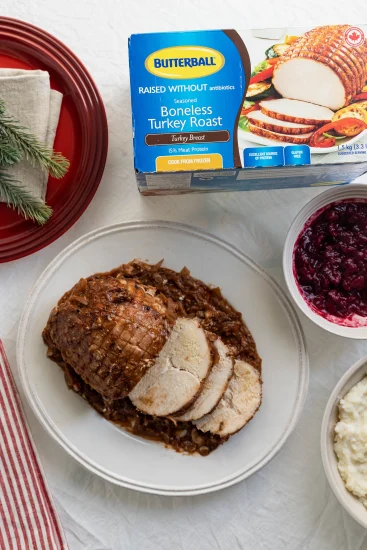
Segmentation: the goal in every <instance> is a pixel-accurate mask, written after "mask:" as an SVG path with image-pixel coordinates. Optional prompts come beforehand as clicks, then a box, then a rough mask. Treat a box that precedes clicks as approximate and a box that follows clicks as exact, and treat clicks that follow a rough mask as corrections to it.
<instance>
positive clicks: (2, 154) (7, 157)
mask: <svg viewBox="0 0 367 550" xmlns="http://www.w3.org/2000/svg"><path fill="white" fill-rule="evenodd" d="M21 158H22V155H21V153H20V152H19V151H18V149H15V148H14V147H13V145H12V144H11V143H10V142H9V140H8V139H7V138H6V137H5V136H3V135H2V134H1V132H0V166H1V167H2V168H4V167H6V166H11V165H12V164H14V163H16V162H19V161H20V159H21Z"/></svg>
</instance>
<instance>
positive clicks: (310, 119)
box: [129, 25, 367, 194]
mask: <svg viewBox="0 0 367 550" xmlns="http://www.w3.org/2000/svg"><path fill="white" fill-rule="evenodd" d="M365 35H366V36H367V26H360V25H359V26H352V25H333V26H324V27H317V28H313V29H304V28H290V29H262V30H252V31H251V30H247V31H240V32H237V31H235V30H213V31H193V32H173V33H154V34H135V35H132V36H131V37H130V39H129V61H130V81H131V101H132V119H133V139H134V164H135V171H136V177H137V182H138V186H139V190H140V191H141V192H142V193H143V194H169V193H170V194H173V193H187V192H193V191H201V192H203V191H239V190H254V189H276V188H282V187H308V186H314V185H332V184H334V185H335V184H344V183H347V182H349V181H351V180H353V179H355V178H356V177H358V176H360V175H362V174H363V173H364V172H366V171H367V82H366V81H367V40H366V38H365Z"/></svg>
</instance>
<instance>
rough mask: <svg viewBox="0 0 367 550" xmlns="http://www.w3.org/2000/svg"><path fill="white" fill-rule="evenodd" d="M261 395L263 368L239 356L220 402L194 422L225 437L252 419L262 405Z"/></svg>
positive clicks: (202, 428) (202, 429)
mask: <svg viewBox="0 0 367 550" xmlns="http://www.w3.org/2000/svg"><path fill="white" fill-rule="evenodd" d="M261 399H262V389H261V376H260V374H259V372H258V371H257V370H256V369H255V368H254V367H253V366H252V365H250V364H249V363H246V361H242V360H237V361H235V365H234V372H233V376H232V378H231V380H230V382H229V384H228V388H227V390H226V391H225V393H224V395H223V397H222V399H221V400H220V401H219V403H218V405H217V406H216V407H215V409H214V410H213V411H212V412H211V413H210V414H208V415H206V416H204V417H203V418H200V419H199V420H195V421H194V424H195V425H196V427H197V428H198V429H199V430H201V431H202V432H211V433H213V434H217V435H220V436H221V437H226V436H229V435H232V434H234V433H236V432H238V431H239V430H240V429H241V428H243V427H244V426H245V424H247V422H249V421H250V420H251V418H252V417H253V416H254V415H255V413H256V412H257V410H258V409H259V407H260V405H261Z"/></svg>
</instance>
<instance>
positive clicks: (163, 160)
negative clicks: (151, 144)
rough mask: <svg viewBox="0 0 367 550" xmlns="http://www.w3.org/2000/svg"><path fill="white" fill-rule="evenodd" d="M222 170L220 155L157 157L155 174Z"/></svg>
mask: <svg viewBox="0 0 367 550" xmlns="http://www.w3.org/2000/svg"><path fill="white" fill-rule="evenodd" d="M218 168H223V159H222V155H220V154H219V153H212V154H210V155H175V156H168V157H157V160H156V170H157V172H176V171H180V170H217V169H218Z"/></svg>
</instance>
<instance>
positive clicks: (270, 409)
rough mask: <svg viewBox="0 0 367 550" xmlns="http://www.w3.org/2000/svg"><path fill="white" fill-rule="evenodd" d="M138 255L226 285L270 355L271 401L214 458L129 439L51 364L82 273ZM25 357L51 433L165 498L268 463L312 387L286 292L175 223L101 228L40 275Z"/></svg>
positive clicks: (28, 382) (267, 394)
mask: <svg viewBox="0 0 367 550" xmlns="http://www.w3.org/2000/svg"><path fill="white" fill-rule="evenodd" d="M135 257H138V258H141V259H143V260H148V261H149V262H152V263H154V262H157V261H158V260H160V259H161V258H164V259H165V265H166V266H167V267H170V268H173V269H175V270H180V269H181V268H182V267H183V266H187V267H188V268H189V269H190V270H191V273H192V274H193V276H195V277H198V278H199V279H202V280H203V281H205V282H206V283H211V284H213V285H218V286H219V287H220V288H221V289H222V291H223V293H224V296H225V297H226V298H228V299H229V300H230V302H232V303H233V304H234V305H235V306H236V307H237V309H239V310H240V311H241V312H242V313H243V317H244V319H245V321H246V323H247V324H248V326H249V328H250V330H251V332H252V334H253V335H254V338H255V340H256V343H257V345H258V350H259V354H260V355H261V357H262V358H263V380H264V387H263V405H262V407H261V409H260V411H259V413H258V414H256V416H255V418H254V419H253V420H252V421H251V422H250V423H249V424H248V426H246V427H245V428H244V429H243V430H242V431H241V432H239V433H238V434H237V435H235V436H233V437H232V438H231V439H230V440H229V441H228V442H227V443H226V444H225V445H223V446H222V447H220V448H219V449H218V450H216V451H214V452H213V453H212V454H211V455H209V456H208V457H200V456H185V455H182V454H178V453H176V452H174V451H172V450H168V449H166V448H165V447H164V446H163V445H161V444H159V443H155V442H150V441H147V440H144V439H142V438H139V437H135V436H133V435H130V434H128V433H126V432H125V431H124V430H123V429H120V428H118V427H117V426H115V425H113V424H111V423H110V422H108V421H106V420H105V419H103V418H102V417H101V416H99V415H98V414H97V413H96V412H95V411H94V410H93V409H92V408H91V407H90V406H89V405H88V404H87V403H86V402H85V401H84V400H83V399H81V398H80V397H79V396H78V395H76V394H75V393H73V392H71V391H69V390H68V389H67V387H66V385H65V382H64V380H63V373H62V371H61V369H60V368H59V367H58V366H57V365H55V364H53V363H51V362H50V361H49V360H48V359H47V358H46V353H45V352H46V349H45V346H44V344H43V342H42V339H41V332H42V329H43V327H44V326H45V324H46V321H47V318H48V315H49V313H50V311H51V309H52V307H53V306H54V305H55V304H56V302H57V300H58V299H59V298H60V297H61V295H62V294H63V293H64V292H65V291H66V290H68V289H69V288H70V287H72V286H73V285H74V284H75V283H76V282H77V281H78V280H79V278H80V277H84V276H88V275H90V274H93V273H95V272H97V271H107V270H110V269H112V268H114V267H116V266H118V265H119V264H120V263H125V262H128V261H130V260H132V259H133V258H135ZM17 359H18V366H19V371H20V377H21V381H22V384H23V387H24V391H25V393H26V396H27V398H28V400H29V402H30V404H31V406H32V407H33V409H34V411H35V413H36V414H37V416H38V418H39V419H40V420H41V422H42V423H43V425H44V426H45V427H46V429H47V430H48V431H49V433H50V434H51V435H52V436H53V437H54V438H55V439H56V440H57V441H58V442H59V443H60V445H62V446H63V447H64V449H66V451H68V452H69V453H70V454H71V455H72V456H74V458H76V459H77V460H78V461H79V462H80V463H82V464H83V465H84V466H86V467H87V468H89V469H90V470H91V471H93V472H95V473H96V474H98V475H100V476H102V477H104V478H105V479H108V480H110V481H112V482H113V483H117V484H119V485H123V486H125V487H129V488H131V489H136V490H139V491H144V492H150V493H158V494H165V495H193V494H200V493H208V492H211V491H216V490H218V489H222V488H224V487H228V486H229V485H233V484H234V483H237V482H238V481H240V480H242V479H245V478H246V477H248V476H249V475H251V474H252V473H254V472H256V471H257V470H258V469H259V468H261V467H262V466H264V464H266V463H267V462H268V461H269V460H270V459H271V458H272V457H273V456H274V455H275V454H276V453H277V452H278V451H279V449H280V448H281V447H282V445H283V444H284V442H285V441H286V439H287V437H288V436H289V434H290V433H291V431H292V430H293V428H294V427H295V425H296V423H297V420H298V418H299V415H300V412H301V409H302V406H303V403H304V399H305V396H306V391H307V382H308V360H307V354H306V351H305V343H304V337H303V334H302V329H301V326H300V323H299V320H298V318H297V315H296V313H295V311H294V309H293V307H292V305H291V304H290V302H289V300H288V299H287V298H286V297H285V295H284V294H283V291H282V290H281V289H280V287H279V286H278V285H277V284H276V283H275V282H274V281H273V280H272V279H271V278H270V277H269V276H268V275H266V273H265V272H264V271H262V270H261V269H260V268H259V267H258V266H257V265H255V264H254V263H253V262H252V261H251V260H250V259H249V258H247V257H246V256H245V255H244V254H242V253H241V252H240V251H239V250H236V249H235V248H233V247H232V246H231V245H229V244H228V243H226V242H224V241H221V240H220V239H218V238H217V237H214V236H212V235H210V234H208V233H205V232H203V231H200V230H198V229H196V228H193V227H189V226H185V225H179V224H174V223H169V222H131V223H126V224H118V225H114V226H111V227H106V228H104V229H100V230H98V231H95V232H93V233H89V234H88V235H86V236H84V237H82V238H80V239H79V240H77V241H76V242H75V243H73V244H71V245H70V246H69V247H68V248H66V249H65V250H64V251H63V252H61V254H59V256H58V257H57V258H55V260H54V261H53V262H52V263H51V264H50V265H49V266H48V268H47V269H46V270H45V271H44V273H43V274H42V275H41V277H40V279H39V280H38V282H37V283H36V286H35V287H34V289H33V291H32V293H31V295H30V297H29V299H28V302H27V304H26V306H25V310H24V313H23V317H22V320H21V324H20V328H19V334H18V342H17Z"/></svg>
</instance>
